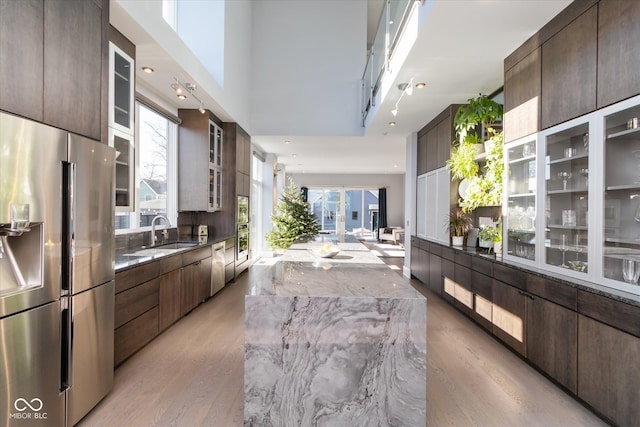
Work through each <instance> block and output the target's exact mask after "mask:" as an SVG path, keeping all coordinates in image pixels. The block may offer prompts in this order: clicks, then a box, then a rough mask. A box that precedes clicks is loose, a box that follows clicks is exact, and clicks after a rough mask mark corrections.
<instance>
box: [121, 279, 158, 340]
mask: <svg viewBox="0 0 640 427" xmlns="http://www.w3.org/2000/svg"><path fill="white" fill-rule="evenodd" d="M159 289H160V281H159V280H158V278H157V277H156V278H155V279H153V280H149V281H148V282H145V283H143V284H141V285H138V286H136V287H134V288H130V289H127V290H126V291H124V292H120V293H119V294H116V307H115V327H116V328H119V327H120V326H122V325H124V324H125V323H127V322H129V321H130V320H132V319H135V318H136V317H138V316H139V315H141V314H142V313H144V312H145V311H148V310H149V309H151V308H153V307H156V306H157V305H158V295H159Z"/></svg>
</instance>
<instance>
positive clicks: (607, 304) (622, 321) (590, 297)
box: [578, 290, 640, 337]
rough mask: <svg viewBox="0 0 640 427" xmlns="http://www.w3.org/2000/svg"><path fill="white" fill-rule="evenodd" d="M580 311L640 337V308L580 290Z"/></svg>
mask: <svg viewBox="0 0 640 427" xmlns="http://www.w3.org/2000/svg"><path fill="white" fill-rule="evenodd" d="M578 311H579V312H580V313H581V314H584V315H586V316H589V317H592V318H594V319H597V320H599V321H601V322H603V323H606V324H607V325H610V326H613V327H614V328H618V329H621V330H623V331H625V332H627V333H629V334H632V335H635V336H636V337H640V307H637V306H633V305H630V304H625V303H623V302H621V301H616V300H613V299H611V298H607V297H605V296H603V295H598V294H594V293H592V292H587V291H583V290H578Z"/></svg>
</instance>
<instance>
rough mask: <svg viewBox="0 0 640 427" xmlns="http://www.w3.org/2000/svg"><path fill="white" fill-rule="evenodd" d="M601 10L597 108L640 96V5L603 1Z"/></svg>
mask: <svg viewBox="0 0 640 427" xmlns="http://www.w3.org/2000/svg"><path fill="white" fill-rule="evenodd" d="M598 7H599V9H598V108H602V107H604V106H606V105H609V104H613V103H614V102H617V101H620V100H623V99H625V98H628V97H631V96H633V95H637V94H639V93H640V73H639V72H638V70H639V69H640V54H639V53H638V50H639V49H640V46H639V45H638V41H639V40H640V25H638V22H640V2H638V1H637V0H616V1H601V2H600V4H599V6H598Z"/></svg>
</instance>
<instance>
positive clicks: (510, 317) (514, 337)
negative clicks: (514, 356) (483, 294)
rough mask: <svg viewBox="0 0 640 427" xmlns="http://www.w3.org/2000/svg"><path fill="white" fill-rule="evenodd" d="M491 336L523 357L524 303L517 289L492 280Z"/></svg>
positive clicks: (524, 349)
mask: <svg viewBox="0 0 640 427" xmlns="http://www.w3.org/2000/svg"><path fill="white" fill-rule="evenodd" d="M492 286H493V290H492V292H493V294H492V298H491V299H492V301H493V314H492V319H493V334H494V335H495V336H496V337H498V338H500V339H501V340H502V341H504V342H505V344H507V345H508V346H509V347H511V348H513V349H514V350H515V351H517V352H518V353H520V354H522V355H523V356H526V355H527V351H526V343H525V321H526V301H525V298H527V297H525V295H524V293H523V292H522V291H520V290H519V289H516V288H514V287H513V286H509V285H507V284H505V283H503V282H501V281H499V280H495V279H494V280H493V282H492Z"/></svg>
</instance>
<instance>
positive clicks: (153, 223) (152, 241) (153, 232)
mask: <svg viewBox="0 0 640 427" xmlns="http://www.w3.org/2000/svg"><path fill="white" fill-rule="evenodd" d="M158 219H164V222H165V223H166V224H167V228H169V227H171V222H169V218H167V217H166V216H164V215H156V216H154V217H153V219H152V220H151V236H150V237H151V239H150V241H149V246H155V245H156V241H157V240H158V238H157V237H156V220H158ZM162 235H163V236H164V238H165V239H166V238H167V236H168V235H169V233H168V231H167V230H163V231H162Z"/></svg>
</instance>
